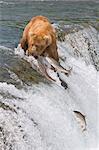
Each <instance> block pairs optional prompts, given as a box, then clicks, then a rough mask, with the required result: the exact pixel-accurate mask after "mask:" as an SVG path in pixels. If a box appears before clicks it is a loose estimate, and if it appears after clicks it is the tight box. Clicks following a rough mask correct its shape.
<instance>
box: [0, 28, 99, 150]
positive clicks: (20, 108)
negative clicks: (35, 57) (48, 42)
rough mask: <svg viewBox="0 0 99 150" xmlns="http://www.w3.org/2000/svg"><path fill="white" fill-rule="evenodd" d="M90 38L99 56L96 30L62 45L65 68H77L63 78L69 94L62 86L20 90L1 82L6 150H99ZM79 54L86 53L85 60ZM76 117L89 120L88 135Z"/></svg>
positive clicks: (97, 83)
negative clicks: (77, 112)
mask: <svg viewBox="0 0 99 150" xmlns="http://www.w3.org/2000/svg"><path fill="white" fill-rule="evenodd" d="M93 30H94V31H93ZM85 35H86V36H87V39H88V40H90V44H91V50H89V51H91V52H92V49H93V47H94V49H95V50H96V51H97V50H98V38H97V32H96V30H95V29H93V28H88V29H84V30H80V31H79V32H75V33H71V34H68V35H66V37H65V41H64V42H59V41H58V48H59V49H58V51H59V56H60V57H61V58H62V60H63V61H62V60H61V59H60V63H61V64H62V65H63V66H64V67H65V68H66V67H72V71H71V74H70V75H69V76H66V75H64V74H62V73H61V74H60V77H61V78H62V79H63V80H64V81H65V82H66V83H67V85H68V88H67V89H64V88H63V87H62V86H60V85H58V84H56V83H51V84H44V83H39V84H34V85H32V86H27V85H24V86H23V88H22V89H17V88H16V86H15V85H12V84H7V83H6V82H0V150H73V149H75V150H94V149H98V148H97V143H98V139H99V136H98V133H97V131H98V104H99V101H98V88H99V78H98V74H99V73H98V71H96V69H95V67H94V65H93V61H92V60H91V57H90V55H89V51H88V43H86V42H85V38H84V36H85ZM75 50H77V51H78V50H79V53H81V55H80V56H79V57H78V56H77V54H75ZM96 61H97V57H96ZM10 73H11V72H10ZM12 74H13V73H12ZM13 77H15V80H16V76H15V75H14V76H13ZM53 77H54V76H53ZM17 80H18V77H17ZM19 80H20V79H19ZM20 82H21V81H20ZM73 111H79V112H80V113H82V114H84V115H85V119H86V130H85V131H82V130H81V127H80V125H79V124H78V122H77V121H76V118H75V114H74V112H73Z"/></svg>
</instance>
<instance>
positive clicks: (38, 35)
mask: <svg viewBox="0 0 99 150" xmlns="http://www.w3.org/2000/svg"><path fill="white" fill-rule="evenodd" d="M20 44H21V47H22V48H23V49H24V51H25V52H26V53H28V55H33V56H35V57H36V56H38V55H42V56H48V57H51V58H53V59H55V60H56V61H58V60H59V57H58V52H57V44H56V32H55V29H54V27H53V26H52V25H51V23H50V22H49V20H48V19H47V18H46V17H44V16H36V17H33V18H32V19H31V20H30V22H29V23H28V24H27V25H26V27H25V29H24V31H23V36H22V39H21V40H20Z"/></svg>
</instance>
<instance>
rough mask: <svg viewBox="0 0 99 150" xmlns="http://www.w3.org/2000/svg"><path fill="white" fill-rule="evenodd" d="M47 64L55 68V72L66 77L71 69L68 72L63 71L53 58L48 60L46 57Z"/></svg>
mask: <svg viewBox="0 0 99 150" xmlns="http://www.w3.org/2000/svg"><path fill="white" fill-rule="evenodd" d="M46 60H47V62H48V63H49V64H50V65H51V66H52V67H53V68H55V70H56V71H59V72H62V73H65V74H66V75H69V74H70V72H71V70H72V68H71V69H69V70H66V69H64V68H63V67H62V66H61V65H60V64H59V63H58V62H57V61H56V60H54V59H53V58H49V57H46Z"/></svg>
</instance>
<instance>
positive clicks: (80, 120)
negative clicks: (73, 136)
mask: <svg viewBox="0 0 99 150" xmlns="http://www.w3.org/2000/svg"><path fill="white" fill-rule="evenodd" d="M73 112H74V114H75V115H76V120H77V122H78V123H79V124H80V126H81V129H82V131H85V130H86V126H87V123H86V118H85V115H83V114H82V113H81V112H79V111H73Z"/></svg>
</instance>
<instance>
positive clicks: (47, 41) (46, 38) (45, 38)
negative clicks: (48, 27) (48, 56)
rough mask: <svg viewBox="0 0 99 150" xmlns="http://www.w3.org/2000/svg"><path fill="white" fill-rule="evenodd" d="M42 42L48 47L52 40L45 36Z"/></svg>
mask: <svg viewBox="0 0 99 150" xmlns="http://www.w3.org/2000/svg"><path fill="white" fill-rule="evenodd" d="M44 40H45V41H46V45H48V46H49V45H50V44H51V43H52V38H51V36H50V35H45V36H44Z"/></svg>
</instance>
